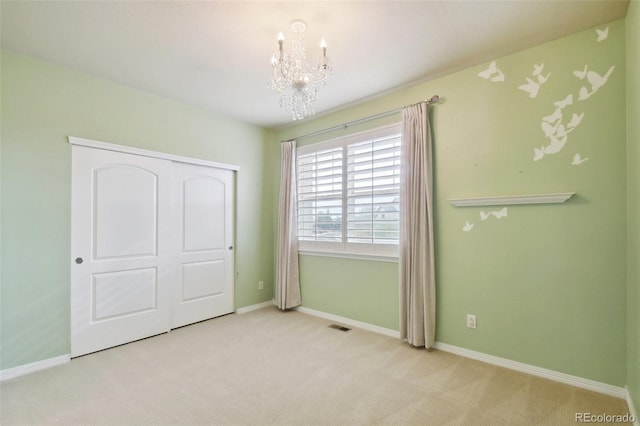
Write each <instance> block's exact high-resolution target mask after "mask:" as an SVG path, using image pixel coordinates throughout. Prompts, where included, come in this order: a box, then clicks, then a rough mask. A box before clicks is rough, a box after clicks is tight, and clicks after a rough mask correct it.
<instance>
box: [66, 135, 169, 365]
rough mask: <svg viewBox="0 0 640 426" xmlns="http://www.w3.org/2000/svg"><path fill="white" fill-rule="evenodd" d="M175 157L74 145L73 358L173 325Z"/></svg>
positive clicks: (72, 228)
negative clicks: (173, 175) (172, 195)
mask: <svg viewBox="0 0 640 426" xmlns="http://www.w3.org/2000/svg"><path fill="white" fill-rule="evenodd" d="M171 178H172V175H171V162H170V161H167V160H160V159H154V158H148V157H143V156H138V155H131V154H125V153H119V152H113V151H108V150H101V149H93V148H87V147H82V146H75V145H74V146H73V147H72V206H71V211H72V220H71V222H72V225H71V246H72V248H71V249H72V251H71V356H74V357H75V356H79V355H84V354H87V353H90V352H95V351H98V350H101V349H105V348H109V347H112V346H116V345H120V344H123V343H127V342H131V341H134V340H138V339H142V338H145V337H149V336H153V335H155V334H159V333H163V332H166V331H168V330H169V329H170V314H171V299H172V297H171V295H172V290H171V286H172V282H174V281H175V278H174V277H175V272H174V267H172V266H171V263H170V257H171V255H172V252H173V250H172V249H171V246H172V242H171V240H170V238H171V236H170V234H169V229H170V224H171V217H172V215H171Z"/></svg>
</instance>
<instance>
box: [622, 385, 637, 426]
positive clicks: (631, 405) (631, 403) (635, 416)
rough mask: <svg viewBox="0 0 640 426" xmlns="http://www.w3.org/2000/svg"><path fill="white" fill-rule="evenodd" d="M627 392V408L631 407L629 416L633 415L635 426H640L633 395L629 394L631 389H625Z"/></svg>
mask: <svg viewBox="0 0 640 426" xmlns="http://www.w3.org/2000/svg"><path fill="white" fill-rule="evenodd" d="M625 391H626V398H625V399H626V400H627V407H629V414H631V415H632V416H633V417H634V418H635V421H634V422H633V426H640V418H638V412H637V411H636V407H635V405H633V399H631V394H630V393H629V389H625Z"/></svg>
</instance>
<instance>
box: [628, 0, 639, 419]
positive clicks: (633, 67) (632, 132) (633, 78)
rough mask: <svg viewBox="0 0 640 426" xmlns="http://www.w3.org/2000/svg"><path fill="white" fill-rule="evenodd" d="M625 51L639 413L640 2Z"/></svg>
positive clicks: (631, 347) (631, 350) (633, 362)
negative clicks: (639, 171)
mask: <svg viewBox="0 0 640 426" xmlns="http://www.w3.org/2000/svg"><path fill="white" fill-rule="evenodd" d="M626 30H627V39H626V48H627V185H628V186H627V235H628V240H627V247H628V252H627V259H628V261H627V273H628V275H627V280H628V281H627V384H628V385H629V392H630V393H631V397H632V399H633V402H634V405H635V407H636V410H640V314H639V313H638V312H639V311H640V173H638V170H640V119H639V118H640V1H638V0H633V1H631V3H630V4H629V10H628V12H627V18H626Z"/></svg>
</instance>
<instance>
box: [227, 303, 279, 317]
mask: <svg viewBox="0 0 640 426" xmlns="http://www.w3.org/2000/svg"><path fill="white" fill-rule="evenodd" d="M269 306H273V301H272V300H269V301H267V302H262V303H256V304H255V305H249V306H244V307H242V308H238V309H236V314H238V315H241V314H246V313H247V312H251V311H257V310H258V309H263V308H266V307H269Z"/></svg>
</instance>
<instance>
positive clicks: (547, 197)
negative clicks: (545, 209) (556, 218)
mask: <svg viewBox="0 0 640 426" xmlns="http://www.w3.org/2000/svg"><path fill="white" fill-rule="evenodd" d="M574 194H575V192H559V193H554V194H532V195H504V196H496V197H473V198H471V197H470V198H449V199H448V200H447V201H449V203H451V204H452V205H453V206H455V207H474V206H508V205H515V204H557V203H564V202H565V201H567V200H568V199H569V198H571V197H572V196H573V195H574Z"/></svg>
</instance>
